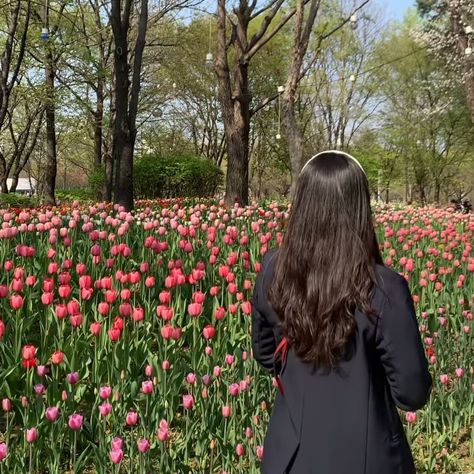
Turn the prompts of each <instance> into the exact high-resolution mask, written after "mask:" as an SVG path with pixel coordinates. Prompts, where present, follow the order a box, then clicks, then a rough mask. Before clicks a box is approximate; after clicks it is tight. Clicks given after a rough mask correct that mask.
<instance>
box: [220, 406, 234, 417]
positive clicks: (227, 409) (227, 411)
mask: <svg viewBox="0 0 474 474" xmlns="http://www.w3.org/2000/svg"><path fill="white" fill-rule="evenodd" d="M231 413H232V409H231V408H230V406H229V405H224V406H223V407H222V416H223V417H224V418H229V416H230V415H231Z"/></svg>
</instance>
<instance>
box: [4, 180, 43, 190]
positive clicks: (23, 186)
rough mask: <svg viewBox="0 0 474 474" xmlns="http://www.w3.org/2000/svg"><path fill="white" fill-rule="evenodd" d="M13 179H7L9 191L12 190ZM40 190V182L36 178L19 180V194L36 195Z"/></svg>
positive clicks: (17, 187)
mask: <svg viewBox="0 0 474 474" xmlns="http://www.w3.org/2000/svg"><path fill="white" fill-rule="evenodd" d="M12 181H13V180H12V179H11V178H8V179H7V187H8V189H10V188H11V185H12ZM37 188H38V182H37V181H36V179H35V178H18V184H17V186H16V192H17V193H24V194H34V193H35V192H36V190H37Z"/></svg>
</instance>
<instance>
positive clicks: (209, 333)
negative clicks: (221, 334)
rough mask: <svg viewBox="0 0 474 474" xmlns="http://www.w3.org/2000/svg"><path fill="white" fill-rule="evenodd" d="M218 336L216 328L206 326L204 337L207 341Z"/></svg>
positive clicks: (203, 331)
mask: <svg viewBox="0 0 474 474" xmlns="http://www.w3.org/2000/svg"><path fill="white" fill-rule="evenodd" d="M215 334H216V330H215V328H214V326H211V325H210V324H208V325H206V326H204V329H203V330H202V335H203V336H204V338H205V339H208V340H209V339H212V338H213V337H214V336H215Z"/></svg>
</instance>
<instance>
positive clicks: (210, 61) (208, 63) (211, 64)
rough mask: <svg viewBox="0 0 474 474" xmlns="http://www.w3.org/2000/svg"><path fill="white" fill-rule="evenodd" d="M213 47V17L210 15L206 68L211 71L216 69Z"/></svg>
mask: <svg viewBox="0 0 474 474" xmlns="http://www.w3.org/2000/svg"><path fill="white" fill-rule="evenodd" d="M211 46H212V16H211V15H209V52H208V53H207V54H206V67H207V68H208V69H210V70H212V68H213V67H214V57H213V56H212V53H211Z"/></svg>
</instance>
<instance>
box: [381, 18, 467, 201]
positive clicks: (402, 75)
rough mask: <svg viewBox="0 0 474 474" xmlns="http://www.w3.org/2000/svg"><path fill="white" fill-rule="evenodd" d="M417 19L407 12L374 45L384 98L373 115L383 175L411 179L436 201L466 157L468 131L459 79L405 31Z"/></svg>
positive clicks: (421, 197) (411, 28)
mask: <svg viewBox="0 0 474 474" xmlns="http://www.w3.org/2000/svg"><path fill="white" fill-rule="evenodd" d="M418 22H419V19H418V18H417V17H415V16H411V17H408V18H407V19H406V21H405V22H404V23H403V24H402V25H399V26H397V27H395V28H393V29H392V30H390V31H389V32H388V34H386V35H385V37H384V38H383V39H382V42H381V43H380V45H379V51H380V57H381V59H380V60H381V61H382V60H383V61H385V62H386V63H387V67H385V68H384V69H383V71H382V70H380V71H379V73H378V74H379V76H380V77H379V80H380V82H381V84H383V85H382V90H381V92H382V93H383V95H384V96H385V98H386V101H385V103H384V107H383V108H382V110H381V111H380V115H379V116H380V125H381V126H382V130H381V133H380V135H381V140H382V141H383V143H384V145H385V148H386V149H387V150H388V151H390V154H389V155H388V156H390V157H392V159H391V160H390V161H389V162H386V163H384V166H383V168H382V170H383V175H384V176H386V177H390V178H392V177H393V176H395V175H396V174H397V172H398V174H399V175H401V176H403V180H404V182H405V187H406V188H407V184H408V182H409V180H410V179H412V180H413V182H414V183H413V184H414V187H415V189H416V191H417V192H418V198H419V201H420V203H421V204H425V203H427V202H428V201H430V200H434V201H436V202H440V201H441V196H442V194H443V191H445V194H446V193H447V192H449V190H448V187H449V186H450V183H451V181H452V180H453V179H456V178H457V177H458V176H459V173H460V172H462V167H463V166H466V165H467V163H468V162H469V161H470V160H471V158H472V154H470V148H471V144H470V143H472V135H473V134H472V124H471V123H470V120H469V118H468V112H467V110H466V105H465V103H464V104H463V100H462V97H461V96H462V94H461V92H460V91H461V86H460V84H457V87H456V80H455V77H453V75H452V73H451V74H450V73H449V71H446V70H445V69H443V67H441V65H440V61H439V59H438V58H436V57H434V56H433V55H432V54H431V53H430V52H429V51H427V50H426V49H425V48H420V47H419V44H418V43H417V40H416V38H414V37H413V36H412V35H411V34H410V32H413V31H416V26H417V25H418ZM382 58H383V59H382ZM400 58H403V60H400ZM382 81H383V82H382ZM388 185H389V183H386V186H385V187H386V190H387V191H386V192H388ZM407 194H408V193H407V192H406V195H407ZM406 197H408V196H406Z"/></svg>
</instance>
